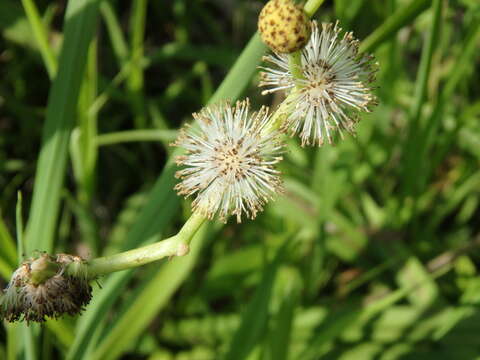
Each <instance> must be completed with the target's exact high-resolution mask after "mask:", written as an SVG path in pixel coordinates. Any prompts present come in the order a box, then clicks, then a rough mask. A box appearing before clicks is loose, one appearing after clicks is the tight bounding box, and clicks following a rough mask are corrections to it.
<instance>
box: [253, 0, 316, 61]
mask: <svg viewBox="0 0 480 360" xmlns="http://www.w3.org/2000/svg"><path fill="white" fill-rule="evenodd" d="M258 30H259V31H260V35H261V37H262V40H263V42H264V43H265V44H267V45H268V46H269V47H270V48H271V49H272V50H274V51H276V52H278V53H292V52H294V51H297V50H299V49H300V48H302V47H303V46H304V45H305V44H306V43H307V41H308V39H309V37H310V31H311V25H310V20H309V18H308V16H307V15H306V14H305V12H304V11H303V9H302V8H301V7H300V6H298V5H296V4H295V3H294V2H293V1H292V0H270V1H269V2H268V3H267V4H265V6H264V7H263V9H262V11H261V12H260V16H259V18H258Z"/></svg>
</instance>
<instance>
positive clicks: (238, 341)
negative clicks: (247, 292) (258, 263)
mask: <svg viewBox="0 0 480 360" xmlns="http://www.w3.org/2000/svg"><path fill="white" fill-rule="evenodd" d="M288 244H289V242H288V241H287V243H286V244H285V245H284V246H282V247H281V248H280V249H279V250H278V252H277V254H276V256H275V258H274V260H273V261H272V262H271V263H270V264H269V265H268V266H267V267H266V268H265V271H264V273H263V276H262V280H261V282H260V284H259V285H258V287H257V290H256V291H255V295H254V296H253V298H252V300H251V301H250V303H249V304H248V306H247V308H246V309H245V312H244V313H243V315H242V320H241V323H240V326H239V327H238V329H237V331H236V332H235V334H234V335H233V339H232V342H231V343H230V346H229V350H228V352H227V354H226V355H225V357H224V359H225V360H241V359H247V358H248V356H249V354H250V353H251V351H252V350H253V348H254V347H255V345H257V344H258V342H259V341H260V340H261V339H262V338H263V336H264V335H265V329H266V326H267V321H268V317H269V304H270V298H271V294H272V288H273V284H274V281H275V277H276V274H277V270H278V267H279V265H280V263H281V260H282V257H283V256H284V253H285V251H286V248H287V246H288Z"/></svg>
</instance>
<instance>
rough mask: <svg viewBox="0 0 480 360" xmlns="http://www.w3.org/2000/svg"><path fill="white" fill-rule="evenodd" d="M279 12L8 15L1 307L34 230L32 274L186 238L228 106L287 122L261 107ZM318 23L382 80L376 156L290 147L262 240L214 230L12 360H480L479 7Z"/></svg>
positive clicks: (71, 10)
mask: <svg viewBox="0 0 480 360" xmlns="http://www.w3.org/2000/svg"><path fill="white" fill-rule="evenodd" d="M261 7H262V2H260V1H256V0H255V1H254V0H252V1H234V0H231V1H221V0H211V1H206V0H205V1H200V0H199V1H188V0H171V1H150V2H148V1H147V0H133V1H106V0H105V1H97V0H71V1H70V2H69V4H68V6H67V3H66V1H45V0H38V1H36V2H33V1H32V0H22V1H21V2H20V1H16V0H2V1H0V34H1V36H0V188H1V189H2V192H1V196H0V209H1V221H0V276H1V280H0V283H1V284H2V286H5V285H6V283H7V281H8V279H9V278H10V275H11V272H12V271H13V270H14V269H15V268H16V266H17V263H18V260H17V259H18V256H19V255H20V254H18V253H17V250H16V241H17V239H18V236H16V235H15V233H18V234H20V235H22V234H23V231H22V228H23V226H22V224H21V222H20V221H19V220H20V219H21V218H22V217H23V223H24V224H25V227H26V232H25V236H23V240H24V241H23V243H24V246H25V251H26V253H27V254H31V253H32V252H33V251H34V250H46V251H52V252H68V253H75V254H80V255H82V256H85V257H95V256H98V255H104V254H111V253H115V252H118V251H121V250H126V249H131V248H133V247H136V246H139V245H140V244H145V243H149V242H152V241H155V240H158V239H160V238H162V237H165V236H169V235H171V234H174V233H175V232H176V231H178V229H179V227H180V226H181V224H182V223H183V222H184V221H185V219H186V218H187V217H188V216H189V211H190V210H189V204H188V201H187V202H185V201H183V200H182V199H180V198H178V197H177V196H176V195H175V194H174V192H173V191H172V186H173V184H174V183H175V179H174V178H173V172H174V171H175V167H174V166H173V163H172V161H171V159H172V157H171V156H170V154H171V153H172V151H173V149H172V148H171V147H169V146H168V144H169V143H170V142H171V141H172V140H173V139H174V138H175V136H176V132H177V129H178V128H179V126H180V125H181V124H182V123H184V122H187V121H190V119H191V115H190V114H191V112H193V111H198V110H199V109H200V108H201V107H202V106H203V105H205V104H207V103H209V102H215V101H217V100H219V99H223V98H229V99H232V100H235V99H237V98H239V97H243V96H246V95H248V96H250V97H251V100H252V103H253V104H254V106H260V105H261V104H265V103H267V104H270V105H273V106H275V104H278V103H279V101H280V100H281V99H280V98H279V97H262V96H260V95H259V92H260V91H259V89H258V88H257V87H256V85H257V83H258V75H257V70H256V66H257V65H258V64H259V63H260V59H261V56H262V54H263V53H264V51H265V49H264V47H263V45H262V44H261V43H260V42H259V40H258V37H256V36H254V37H253V39H252V40H251V41H250V39H251V37H252V36H253V35H254V33H255V29H256V16H257V15H258V12H259V11H260V9H261ZM315 18H316V19H318V20H320V21H335V20H336V19H339V20H340V24H341V26H342V27H343V28H344V29H348V30H352V31H353V32H354V34H355V36H356V37H358V38H359V39H361V40H362V45H361V49H362V50H363V51H367V52H371V53H373V54H375V56H376V58H377V60H378V62H379V64H380V71H379V73H378V80H377V86H378V89H377V90H376V93H377V95H378V97H379V102H380V105H379V106H378V107H377V108H376V109H375V111H374V112H373V113H372V114H368V115H365V116H362V121H361V122H360V124H359V126H358V135H357V136H356V137H352V136H346V138H345V140H343V141H338V142H337V145H336V146H324V147H322V148H320V149H318V148H301V147H300V146H299V145H298V144H299V142H298V141H297V139H289V140H288V144H289V152H288V154H287V155H286V159H285V161H284V162H283V163H281V170H282V172H283V174H284V179H285V185H286V193H285V194H283V195H281V196H279V197H278V199H277V200H276V201H275V202H273V203H271V204H270V205H269V206H268V207H267V209H266V211H265V212H264V213H262V214H261V215H260V216H258V218H257V219H256V220H255V221H244V223H242V224H240V225H237V224H236V223H235V222H234V221H230V222H229V223H228V224H226V225H223V224H219V223H216V222H212V223H210V224H208V225H206V226H204V227H203V228H202V229H201V231H200V232H199V233H198V234H197V236H196V237H195V239H194V240H193V244H194V245H193V248H192V251H191V253H190V254H189V255H188V256H186V257H184V258H176V259H173V260H170V261H162V262H159V263H155V264H152V265H149V266H146V267H144V268H141V269H136V270H132V271H124V272H119V273H116V274H113V275H110V276H107V277H105V278H101V279H99V284H100V285H101V287H100V286H97V285H96V284H93V285H94V298H93V301H92V302H91V304H90V305H89V306H88V307H87V309H86V311H85V312H84V313H83V315H82V316H80V317H78V318H63V319H60V320H56V321H55V320H49V321H47V323H46V324H45V326H43V327H40V326H30V327H28V328H27V327H26V326H25V325H24V324H5V326H2V328H1V330H0V339H1V342H0V359H8V360H13V359H17V358H25V359H57V358H58V359H63V358H66V359H71V360H73V359H76V360H81V359H82V360H87V359H88V360H100V359H102V360H103V359H107V360H113V359H120V358H122V359H149V360H173V359H176V360H180V359H182V360H187V359H192V360H202V359H272V360H273V359H275V360H282V359H301V360H308V359H312V360H314V359H320V358H321V359H342V360H347V359H355V360H362V359H378V360H393V359H435V360H441V359H455V360H459V359H476V358H480V336H479V333H480V331H479V330H480V325H479V323H480V322H479V320H480V314H479V312H478V305H479V304H480V277H479V275H478V268H477V266H478V262H479V255H480V252H479V251H478V246H479V245H480V237H479V236H480V234H479V223H480V211H479V200H480V197H479V195H480V172H479V171H478V167H479V160H480V123H479V120H480V101H479V94H480V79H479V73H478V72H475V69H478V66H479V58H480V57H479V56H478V53H479V43H480V26H479V23H480V4H479V3H478V2H477V1H476V0H452V1H440V0H434V1H427V0H387V1H384V0H355V1H350V0H335V1H325V3H324V4H323V5H322V6H321V8H320V10H319V11H318V12H317V14H316V15H315ZM247 44H248V46H247ZM17 191H21V192H22V195H23V202H22V204H23V206H22V207H20V206H18V202H17ZM16 219H17V221H16ZM16 227H17V228H18V230H15V229H16Z"/></svg>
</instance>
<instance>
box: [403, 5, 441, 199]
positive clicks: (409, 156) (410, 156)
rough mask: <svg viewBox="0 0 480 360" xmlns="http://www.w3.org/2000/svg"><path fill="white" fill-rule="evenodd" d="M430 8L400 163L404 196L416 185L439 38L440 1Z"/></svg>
mask: <svg viewBox="0 0 480 360" xmlns="http://www.w3.org/2000/svg"><path fill="white" fill-rule="evenodd" d="M432 6H433V7H432V11H433V13H432V27H431V29H430V33H429V35H428V38H427V41H426V42H425V44H424V46H423V50H422V58H421V60H420V66H419V68H418V72H417V81H416V86H415V97H414V99H415V100H414V103H413V105H412V108H411V116H410V122H409V128H408V137H407V143H406V145H405V159H404V161H402V163H403V164H404V169H403V179H404V182H405V184H404V186H405V193H406V194H411V193H412V191H413V188H414V187H415V186H416V183H417V179H416V177H415V176H412V173H414V172H415V168H412V166H416V165H418V164H417V162H416V161H415V158H416V157H417V156H418V149H419V148H420V147H421V142H422V141H423V136H422V133H421V131H420V129H421V124H420V114H421V110H422V105H423V104H424V100H425V96H426V92H427V84H428V80H429V78H430V69H431V63H432V57H433V53H434V50H435V48H436V45H437V43H438V37H439V36H440V24H441V16H442V1H440V0H435V1H434V2H433V5H432Z"/></svg>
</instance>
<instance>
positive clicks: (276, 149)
mask: <svg viewBox="0 0 480 360" xmlns="http://www.w3.org/2000/svg"><path fill="white" fill-rule="evenodd" d="M249 108H250V104H249V102H248V100H245V101H239V102H237V104H236V105H235V106H231V105H230V104H229V103H228V102H224V103H221V104H217V105H214V106H209V107H207V108H204V109H202V111H200V112H199V113H196V114H193V117H194V118H195V120H196V123H197V124H196V125H198V126H186V127H185V128H184V129H183V130H181V132H180V135H179V137H178V139H177V141H176V142H175V143H174V144H173V145H175V146H180V147H182V148H184V149H185V150H186V151H185V155H182V156H179V157H177V164H178V165H181V166H182V167H183V169H182V170H179V171H177V173H176V177H177V178H179V179H181V181H180V182H179V183H178V184H177V185H176V186H175V190H177V192H178V194H179V195H184V196H190V195H194V194H195V195H196V198H195V200H193V202H192V209H193V211H195V212H198V213H200V214H201V215H203V216H205V217H207V218H209V219H212V218H213V217H214V216H215V215H216V214H218V216H219V218H220V220H222V221H224V222H225V221H226V219H227V218H228V217H229V216H230V215H235V216H236V218H237V222H240V221H241V217H242V215H244V216H247V217H248V218H251V219H253V218H255V216H256V215H257V213H258V212H260V211H261V210H263V207H264V205H265V204H266V203H267V202H268V200H270V199H271V198H272V197H273V196H274V195H275V194H276V193H278V192H280V191H281V189H282V184H281V183H282V182H281V179H280V176H279V175H280V173H279V171H278V170H276V169H275V165H276V164H277V163H278V162H279V161H280V160H281V159H282V156H281V154H282V153H283V146H284V145H283V143H282V142H281V141H280V133H279V132H278V131H276V130H274V129H273V127H272V124H271V117H270V114H269V112H268V108H266V107H263V108H261V109H260V110H259V111H258V112H250V110H249Z"/></svg>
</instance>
